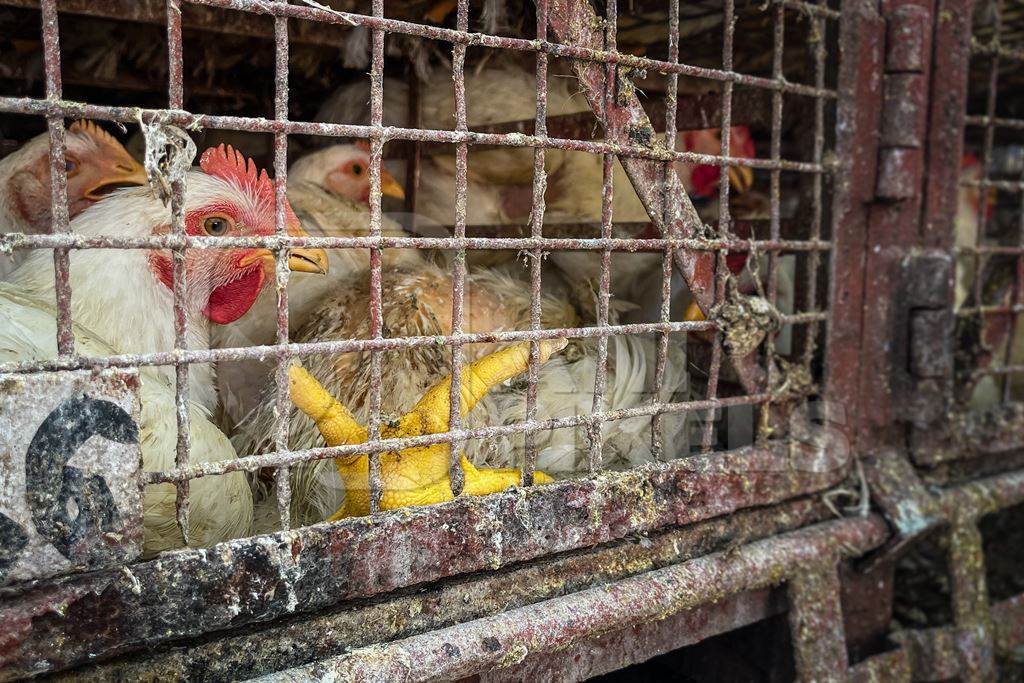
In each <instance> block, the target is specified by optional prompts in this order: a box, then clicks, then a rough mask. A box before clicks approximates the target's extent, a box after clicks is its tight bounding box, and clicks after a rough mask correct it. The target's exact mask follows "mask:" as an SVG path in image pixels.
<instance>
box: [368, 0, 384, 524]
mask: <svg viewBox="0 0 1024 683" xmlns="http://www.w3.org/2000/svg"><path fill="white" fill-rule="evenodd" d="M373 16H375V17H383V16H384V0H373ZM372 41H373V47H372V53H371V61H370V125H371V126H372V127H374V128H375V129H377V131H378V132H379V131H380V130H381V129H382V128H383V125H382V122H383V120H384V31H383V30H382V29H379V28H374V29H373V31H372ZM383 151H384V140H383V139H382V138H381V137H379V136H375V137H374V138H373V139H372V140H371V141H370V236H371V237H380V235H381V232H382V228H381V221H382V217H381V207H380V202H381V196H380V170H381V163H382V160H383ZM381 297H382V294H381V253H380V247H372V248H371V249H370V334H371V336H372V337H373V338H374V339H383V327H384V324H383V323H384V309H383V302H382V299H381ZM381 372H382V371H381V351H379V350H371V351H370V416H369V421H368V423H367V432H368V435H369V440H370V441H376V440H378V439H380V392H381V382H382V379H381ZM368 478H369V485H370V512H371V513H376V512H378V511H380V503H381V496H382V495H383V485H382V483H381V478H380V454H379V453H370V455H369V477H368Z"/></svg>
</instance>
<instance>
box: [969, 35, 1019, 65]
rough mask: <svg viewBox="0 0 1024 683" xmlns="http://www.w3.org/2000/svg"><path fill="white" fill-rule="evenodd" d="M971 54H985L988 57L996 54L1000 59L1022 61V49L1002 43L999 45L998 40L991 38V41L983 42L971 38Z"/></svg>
mask: <svg viewBox="0 0 1024 683" xmlns="http://www.w3.org/2000/svg"><path fill="white" fill-rule="evenodd" d="M971 54H972V55H987V56H990V57H993V56H996V55H998V56H999V58H1000V59H1009V60H1013V61H1024V49H1020V48H1011V47H1006V46H1004V45H1001V44H1000V43H999V41H998V40H993V41H992V42H989V43H983V42H981V41H978V40H972V41H971Z"/></svg>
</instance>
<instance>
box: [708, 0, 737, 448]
mask: <svg viewBox="0 0 1024 683" xmlns="http://www.w3.org/2000/svg"><path fill="white" fill-rule="evenodd" d="M735 15H736V3H735V0H725V14H724V17H723V24H722V27H723V33H722V69H723V70H724V71H732V57H733V38H734V36H735V33H736V23H735V22H736V16H735ZM732 90H733V83H732V81H726V82H725V83H723V84H722V127H721V138H722V148H721V155H722V156H723V157H727V156H729V132H730V129H731V128H732ZM719 168H720V169H721V172H720V174H719V177H720V181H719V190H718V232H719V234H720V235H722V236H725V235H727V234H728V233H729V220H730V217H729V173H728V172H727V171H728V164H727V163H726V162H724V161H720V162H719ZM728 276H729V268H728V266H727V265H726V262H725V250H724V249H719V250H718V254H717V259H716V261H715V302H716V303H717V302H720V301H722V299H723V298H724V297H725V282H726V279H727V278H728ZM721 366H722V331H721V329H718V330H716V331H715V339H714V342H713V345H712V348H711V367H710V368H709V369H708V389H707V397H708V399H710V400H715V399H716V398H717V397H718V375H719V372H720V370H721ZM717 413H718V411H717V410H716V409H710V410H708V414H707V418H706V419H705V421H704V435H703V438H702V439H701V450H702V451H703V452H705V453H707V452H709V451H711V446H712V439H713V438H714V429H715V420H716V417H717Z"/></svg>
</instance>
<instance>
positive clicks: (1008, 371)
mask: <svg viewBox="0 0 1024 683" xmlns="http://www.w3.org/2000/svg"><path fill="white" fill-rule="evenodd" d="M1022 374H1024V365H994V364H992V365H986V366H985V367H983V368H974V369H973V370H971V375H972V376H974V377H984V376H985V375H1022Z"/></svg>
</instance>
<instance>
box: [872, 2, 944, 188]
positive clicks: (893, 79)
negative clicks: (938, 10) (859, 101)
mask: <svg viewBox="0 0 1024 683" xmlns="http://www.w3.org/2000/svg"><path fill="white" fill-rule="evenodd" d="M886 24H887V25H886V53H885V74H884V75H883V76H882V121H881V126H882V129H881V137H880V141H879V151H878V157H879V158H878V176H877V180H876V187H875V196H876V197H878V198H879V199H883V200H888V201H899V200H904V199H910V198H911V197H913V196H915V195H917V194H918V193H919V192H920V188H921V175H922V171H923V167H924V163H923V158H924V150H923V148H924V139H925V130H926V126H927V111H928V80H927V73H926V68H925V67H926V65H927V56H928V55H929V54H930V49H931V45H930V43H931V31H930V28H931V12H930V11H929V10H928V9H927V8H926V7H922V6H920V5H911V4H905V5H899V6H896V7H895V8H893V9H892V10H891V11H890V12H889V13H888V15H887V16H886Z"/></svg>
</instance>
